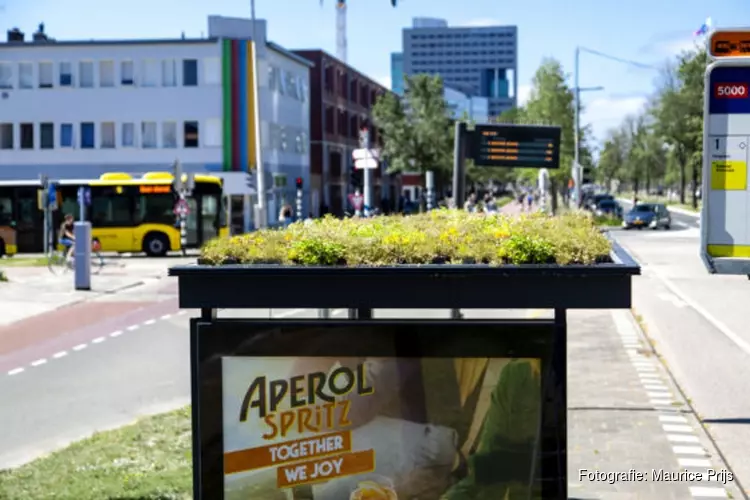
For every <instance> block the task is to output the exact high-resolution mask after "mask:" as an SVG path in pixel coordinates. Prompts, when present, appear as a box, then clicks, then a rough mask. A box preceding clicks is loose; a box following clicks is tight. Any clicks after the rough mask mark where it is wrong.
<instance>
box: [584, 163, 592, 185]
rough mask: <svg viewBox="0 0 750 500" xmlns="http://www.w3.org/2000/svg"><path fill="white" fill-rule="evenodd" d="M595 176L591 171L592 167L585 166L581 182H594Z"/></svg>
mask: <svg viewBox="0 0 750 500" xmlns="http://www.w3.org/2000/svg"><path fill="white" fill-rule="evenodd" d="M593 183H594V176H593V172H592V171H591V167H583V175H581V184H593Z"/></svg>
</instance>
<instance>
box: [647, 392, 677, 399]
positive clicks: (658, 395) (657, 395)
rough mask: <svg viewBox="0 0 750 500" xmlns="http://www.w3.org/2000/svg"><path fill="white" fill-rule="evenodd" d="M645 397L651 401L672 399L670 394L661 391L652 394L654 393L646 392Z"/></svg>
mask: <svg viewBox="0 0 750 500" xmlns="http://www.w3.org/2000/svg"><path fill="white" fill-rule="evenodd" d="M646 395H647V396H648V397H650V398H651V399H662V398H664V399H669V398H671V397H672V393H671V392H668V391H661V392H654V391H648V392H646Z"/></svg>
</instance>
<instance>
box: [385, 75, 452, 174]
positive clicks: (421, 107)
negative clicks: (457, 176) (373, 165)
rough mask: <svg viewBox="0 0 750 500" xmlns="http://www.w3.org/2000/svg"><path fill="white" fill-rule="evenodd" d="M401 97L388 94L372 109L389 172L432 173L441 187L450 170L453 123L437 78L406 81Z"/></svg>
mask: <svg viewBox="0 0 750 500" xmlns="http://www.w3.org/2000/svg"><path fill="white" fill-rule="evenodd" d="M405 83H406V85H405V89H404V96H403V98H401V99H399V98H398V97H397V96H396V95H394V94H390V93H387V94H385V95H384V96H382V97H381V98H380V99H378V100H377V101H376V102H375V104H374V106H373V109H372V114H373V118H374V121H375V124H376V125H377V126H378V127H379V128H380V130H381V133H382V136H383V143H384V146H383V156H384V157H385V158H386V159H387V160H388V163H389V166H390V167H389V171H390V172H405V171H409V172H420V173H424V172H426V171H428V170H432V171H433V172H435V178H436V179H435V180H436V183H438V184H439V185H444V183H446V182H448V179H450V176H451V171H452V169H453V120H452V118H451V116H450V110H449V109H448V107H447V104H446V102H445V99H444V98H443V82H442V80H441V79H440V77H438V76H429V75H415V76H413V77H406V78H405Z"/></svg>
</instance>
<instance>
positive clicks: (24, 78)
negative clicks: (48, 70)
mask: <svg viewBox="0 0 750 500" xmlns="http://www.w3.org/2000/svg"><path fill="white" fill-rule="evenodd" d="M18 88H20V89H31V88H34V65H33V64H31V63H28V62H22V63H21V64H19V65H18Z"/></svg>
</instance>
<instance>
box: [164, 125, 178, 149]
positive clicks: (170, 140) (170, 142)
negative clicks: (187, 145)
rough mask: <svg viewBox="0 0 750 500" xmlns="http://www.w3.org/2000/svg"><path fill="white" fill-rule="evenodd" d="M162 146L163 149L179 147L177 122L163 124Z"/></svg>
mask: <svg viewBox="0 0 750 500" xmlns="http://www.w3.org/2000/svg"><path fill="white" fill-rule="evenodd" d="M161 144H162V147H163V148H176V147H177V122H164V123H162V124H161Z"/></svg>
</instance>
